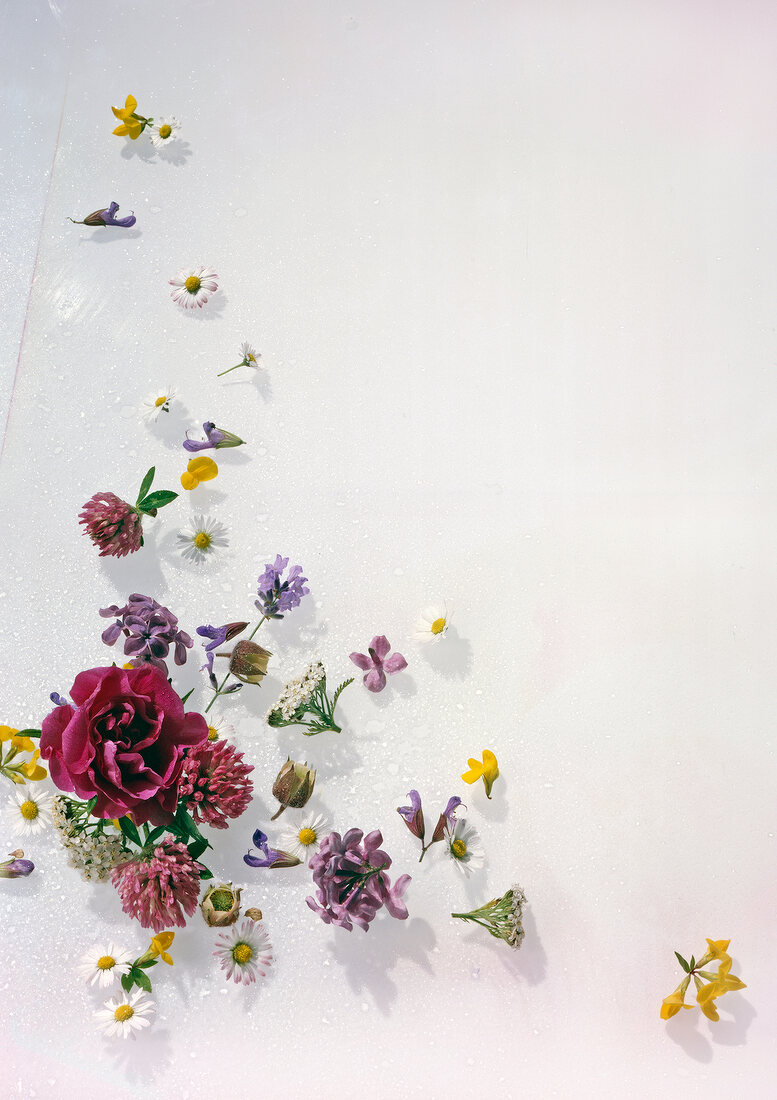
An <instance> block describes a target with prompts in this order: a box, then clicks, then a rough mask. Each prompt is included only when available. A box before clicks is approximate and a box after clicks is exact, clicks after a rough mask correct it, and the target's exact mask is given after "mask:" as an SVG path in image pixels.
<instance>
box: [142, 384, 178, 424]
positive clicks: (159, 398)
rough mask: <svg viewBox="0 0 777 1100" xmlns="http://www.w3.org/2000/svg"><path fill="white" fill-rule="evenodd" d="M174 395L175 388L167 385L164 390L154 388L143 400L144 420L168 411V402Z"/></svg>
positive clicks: (153, 418)
mask: <svg viewBox="0 0 777 1100" xmlns="http://www.w3.org/2000/svg"><path fill="white" fill-rule="evenodd" d="M174 397H175V390H174V389H173V388H172V386H167V387H166V389H164V390H155V392H154V393H152V394H150V395H149V396H148V397H147V398H146V400H145V401H144V402H143V417H144V419H145V420H156V419H157V417H158V416H159V414H160V413H169V412H170V402H171V401H172V400H173V398H174Z"/></svg>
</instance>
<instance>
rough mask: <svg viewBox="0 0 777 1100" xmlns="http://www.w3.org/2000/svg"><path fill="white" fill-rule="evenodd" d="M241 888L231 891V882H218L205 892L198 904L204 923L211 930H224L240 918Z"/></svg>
mask: <svg viewBox="0 0 777 1100" xmlns="http://www.w3.org/2000/svg"><path fill="white" fill-rule="evenodd" d="M241 892H242V891H241V888H240V887H239V886H238V887H237V889H233V887H232V883H231V882H220V883H219V884H218V886H216V885H214V886H211V888H210V889H209V890H208V891H206V893H205V897H204V898H203V899H202V901H201V902H200V909H201V910H202V915H203V917H204V918H205V923H206V924H209V925H210V926H211V928H225V927H226V926H227V925H228V924H234V923H235V921H236V920H237V918H238V917H239V916H240V894H241Z"/></svg>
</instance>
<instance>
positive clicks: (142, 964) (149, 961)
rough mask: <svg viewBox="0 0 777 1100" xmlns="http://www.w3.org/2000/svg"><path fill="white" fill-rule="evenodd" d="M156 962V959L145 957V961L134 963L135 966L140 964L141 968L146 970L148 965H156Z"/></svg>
mask: <svg viewBox="0 0 777 1100" xmlns="http://www.w3.org/2000/svg"><path fill="white" fill-rule="evenodd" d="M156 964H157V960H156V959H146V961H145V962H137V963H135V966H140V967H142V968H143V970H147V969H148V968H149V967H150V966H156Z"/></svg>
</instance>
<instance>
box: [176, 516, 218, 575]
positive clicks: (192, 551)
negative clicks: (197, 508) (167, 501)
mask: <svg viewBox="0 0 777 1100" xmlns="http://www.w3.org/2000/svg"><path fill="white" fill-rule="evenodd" d="M228 545H229V539H228V538H227V528H226V527H225V526H224V524H223V523H219V522H218V521H217V520H215V519H209V517H208V516H195V517H194V519H193V520H192V524H191V526H190V527H189V528H188V529H187V530H185V531H182V532H181V533H180V534H179V535H178V548H179V550H180V551H181V553H182V554H183V556H184V557H185V558H186V559H187V560H188V561H196V562H197V563H198V564H199V563H202V562H204V561H205V559H206V557H207V556H208V555H209V554H212V553H213V551H214V550H215V549H217V548H218V547H220V546H228Z"/></svg>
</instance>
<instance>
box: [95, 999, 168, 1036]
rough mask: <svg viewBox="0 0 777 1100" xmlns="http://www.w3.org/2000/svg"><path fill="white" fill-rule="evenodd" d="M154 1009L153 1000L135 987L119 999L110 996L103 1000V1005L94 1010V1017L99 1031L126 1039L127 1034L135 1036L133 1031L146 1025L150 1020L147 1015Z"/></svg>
mask: <svg viewBox="0 0 777 1100" xmlns="http://www.w3.org/2000/svg"><path fill="white" fill-rule="evenodd" d="M153 1011H154V1002H153V1001H152V1000H151V998H150V997H149V996H148V994H147V993H145V992H144V991H143V990H142V989H135V990H133V992H132V993H125V994H124V996H123V997H122V998H121V999H120V1000H116V999H115V998H113V997H112V998H111V999H110V1000H109V1001H106V1002H105V1007H104V1008H101V1009H100V1010H99V1011H98V1012H95V1014H94V1018H95V1022H96V1024H97V1027H98V1029H99V1030H100V1031H102V1032H104V1033H105V1034H106V1035H109V1036H111V1037H114V1036H120V1037H121V1038H122V1039H126V1038H127V1037H128V1036H131V1037H132V1038H133V1039H134V1038H135V1033H136V1032H138V1031H142V1029H143V1028H144V1027H148V1026H149V1024H150V1023H151V1021H150V1020H149V1019H148V1017H149V1015H150V1014H151V1013H152V1012H153Z"/></svg>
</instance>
